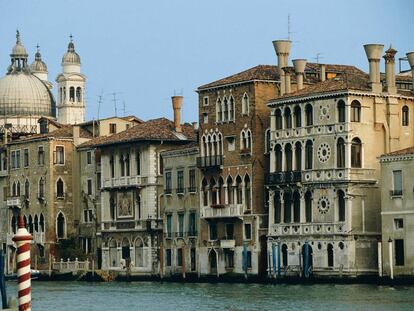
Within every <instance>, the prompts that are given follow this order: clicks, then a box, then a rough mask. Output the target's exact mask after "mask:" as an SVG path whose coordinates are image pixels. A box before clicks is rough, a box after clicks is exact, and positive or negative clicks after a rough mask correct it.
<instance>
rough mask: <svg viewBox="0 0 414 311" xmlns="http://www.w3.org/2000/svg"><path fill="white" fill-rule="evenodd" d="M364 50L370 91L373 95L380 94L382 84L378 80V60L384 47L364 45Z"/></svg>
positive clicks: (379, 79) (380, 45)
mask: <svg viewBox="0 0 414 311" xmlns="http://www.w3.org/2000/svg"><path fill="white" fill-rule="evenodd" d="M364 49H365V54H366V55H367V58H368V61H369V81H370V84H371V90H372V92H375V93H381V92H382V84H381V78H380V60H381V55H382V51H383V49H384V45H382V44H365V45H364Z"/></svg>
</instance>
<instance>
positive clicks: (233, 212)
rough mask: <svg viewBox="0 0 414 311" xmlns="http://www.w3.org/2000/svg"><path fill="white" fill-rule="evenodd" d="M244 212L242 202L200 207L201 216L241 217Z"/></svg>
mask: <svg viewBox="0 0 414 311" xmlns="http://www.w3.org/2000/svg"><path fill="white" fill-rule="evenodd" d="M243 214H244V205H243V204H221V205H211V206H204V207H202V208H201V215H200V217H201V218H229V217H241V216H243Z"/></svg>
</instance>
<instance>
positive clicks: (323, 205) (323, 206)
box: [318, 197, 331, 214]
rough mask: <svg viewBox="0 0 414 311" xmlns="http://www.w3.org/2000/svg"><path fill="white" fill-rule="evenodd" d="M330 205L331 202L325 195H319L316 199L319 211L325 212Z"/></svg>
mask: <svg viewBox="0 0 414 311" xmlns="http://www.w3.org/2000/svg"><path fill="white" fill-rule="evenodd" d="M330 205H331V203H330V202H329V200H328V198H327V197H320V198H319V201H318V210H319V213H321V214H325V213H326V212H327V211H328V210H329V206H330Z"/></svg>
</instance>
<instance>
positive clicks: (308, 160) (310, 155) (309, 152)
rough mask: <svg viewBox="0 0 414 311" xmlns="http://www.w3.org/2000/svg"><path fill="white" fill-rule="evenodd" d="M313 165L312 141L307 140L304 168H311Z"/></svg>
mask: <svg viewBox="0 0 414 311" xmlns="http://www.w3.org/2000/svg"><path fill="white" fill-rule="evenodd" d="M312 166H313V142H312V141H311V140H308V141H307V142H306V146H305V170H311V169H312Z"/></svg>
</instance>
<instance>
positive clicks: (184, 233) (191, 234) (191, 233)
mask: <svg viewBox="0 0 414 311" xmlns="http://www.w3.org/2000/svg"><path fill="white" fill-rule="evenodd" d="M173 237H174V238H184V237H197V231H196V230H191V231H181V232H180V231H177V232H171V231H169V232H164V238H165V239H172V238H173Z"/></svg>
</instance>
